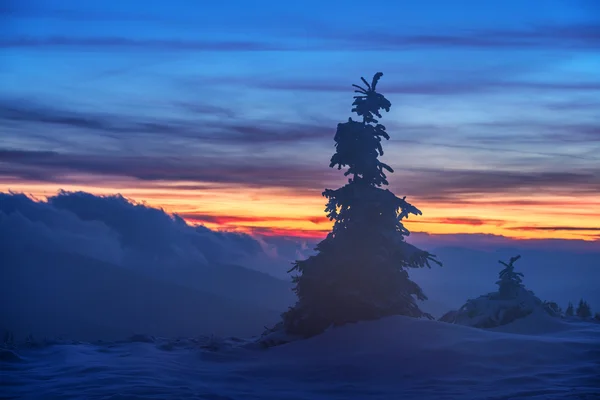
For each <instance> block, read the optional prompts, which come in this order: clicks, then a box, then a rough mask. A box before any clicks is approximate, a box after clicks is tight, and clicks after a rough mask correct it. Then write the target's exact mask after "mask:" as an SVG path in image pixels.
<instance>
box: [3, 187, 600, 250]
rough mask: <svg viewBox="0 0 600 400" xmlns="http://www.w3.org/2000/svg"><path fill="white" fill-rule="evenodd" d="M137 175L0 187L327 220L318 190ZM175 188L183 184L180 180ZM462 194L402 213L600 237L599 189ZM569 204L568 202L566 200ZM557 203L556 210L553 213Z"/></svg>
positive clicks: (201, 215)
mask: <svg viewBox="0 0 600 400" xmlns="http://www.w3.org/2000/svg"><path fill="white" fill-rule="evenodd" d="M157 186H158V187H153V184H152V183H147V182H145V183H144V186H140V182H137V181H122V182H118V183H116V184H114V185H112V184H110V185H109V184H105V185H100V184H93V183H92V184H66V185H62V184H47V183H0V191H2V192H8V191H14V192H22V193H25V194H28V195H31V196H33V197H35V198H37V199H44V198H45V197H49V196H53V195H55V194H56V193H57V192H58V191H59V189H64V190H66V191H85V192H89V193H92V194H96V195H113V194H116V193H120V194H121V195H123V196H124V197H126V198H129V199H132V200H134V201H136V202H143V203H145V204H147V205H148V206H152V207H158V208H162V209H164V210H165V211H166V212H168V213H176V214H179V215H181V216H182V218H184V219H185V220H186V221H188V223H190V224H202V225H204V226H206V227H208V228H210V229H215V230H227V231H236V232H244V233H260V234H263V235H274V236H297V237H306V238H323V237H325V235H326V234H327V232H328V231H330V230H331V227H332V224H333V223H332V222H331V221H329V220H328V219H327V218H326V216H325V213H324V208H325V199H324V198H323V197H322V196H321V195H320V192H316V191H308V192H307V193H304V192H303V193H298V192H292V191H290V190H284V189H273V188H249V187H242V186H240V187H231V186H230V185H222V184H221V185H216V184H210V185H201V184H200V185H195V188H188V189H178V186H177V185H175V184H173V185H172V187H173V188H172V189H171V188H169V185H166V184H162V183H161V184H160V185H157ZM179 187H180V186H179ZM459 200H460V201H453V200H452V199H450V200H449V201H448V202H440V201H437V202H432V201H429V200H427V199H418V198H413V199H409V201H410V202H411V203H413V204H414V205H416V206H417V207H418V208H419V209H420V210H421V211H422V212H423V215H420V216H415V215H411V216H410V217H409V218H408V219H407V220H405V225H406V227H407V228H408V229H409V230H410V231H411V232H423V233H428V234H493V235H501V236H505V237H509V238H515V239H580V240H588V241H593V240H599V239H600V230H599V229H598V227H600V211H599V210H600V195H594V194H590V195H587V196H580V197H578V198H574V197H573V196H557V195H553V196H548V195H545V196H542V195H538V196H528V197H527V198H526V199H523V197H517V196H515V195H509V194H500V193H497V194H489V195H487V196H486V197H485V198H481V197H476V196H473V197H472V198H470V197H469V196H467V195H464V194H463V195H461V198H460V199H459ZM565 205H569V207H565ZM558 210H560V212H558Z"/></svg>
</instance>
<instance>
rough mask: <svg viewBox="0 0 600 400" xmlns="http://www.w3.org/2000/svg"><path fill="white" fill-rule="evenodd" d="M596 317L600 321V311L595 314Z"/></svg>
mask: <svg viewBox="0 0 600 400" xmlns="http://www.w3.org/2000/svg"><path fill="white" fill-rule="evenodd" d="M594 319H595V320H596V321H600V312H597V313H596V315H594Z"/></svg>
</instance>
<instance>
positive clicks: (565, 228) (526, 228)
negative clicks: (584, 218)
mask: <svg viewBox="0 0 600 400" xmlns="http://www.w3.org/2000/svg"><path fill="white" fill-rule="evenodd" d="M509 229H512V230H516V231H576V232H579V231H582V232H594V231H600V227H589V226H513V227H510V228H509Z"/></svg>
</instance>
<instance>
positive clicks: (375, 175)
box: [283, 72, 441, 337]
mask: <svg viewBox="0 0 600 400" xmlns="http://www.w3.org/2000/svg"><path fill="white" fill-rule="evenodd" d="M382 75H383V74H382V73H381V72H378V73H377V74H375V76H374V77H373V80H372V81H371V83H369V82H367V81H366V80H365V79H364V78H361V79H362V82H363V83H364V87H361V86H358V85H353V86H354V87H355V88H356V90H355V92H356V93H358V95H357V96H355V97H354V102H353V103H352V105H353V108H352V112H354V113H356V114H357V115H358V116H359V117H360V118H361V120H358V121H355V120H353V119H352V118H349V119H348V121H347V122H345V123H340V124H338V126H337V132H336V134H335V137H334V141H335V143H336V144H335V147H336V151H335V154H334V155H333V156H332V157H331V163H330V165H329V166H330V167H331V168H335V167H337V169H338V170H341V169H342V168H347V169H346V171H345V172H344V176H350V178H349V179H348V183H347V184H346V185H345V186H343V187H341V188H339V189H336V190H331V189H326V190H325V191H324V192H323V196H324V197H326V198H327V199H328V202H327V207H326V209H325V211H326V213H327V216H328V217H329V219H330V220H332V221H335V222H334V226H333V230H332V231H331V232H330V233H329V234H328V235H327V237H326V238H325V239H324V240H323V241H321V242H320V243H319V244H318V245H317V247H316V249H315V250H316V251H317V254H316V255H314V256H311V257H309V258H308V259H306V260H302V261H296V262H295V263H294V267H293V268H292V269H291V270H290V272H292V271H296V272H297V273H298V274H297V275H296V276H294V278H293V282H294V283H295V288H294V291H295V293H296V294H297V295H298V302H297V303H296V305H295V306H294V307H291V308H290V309H289V310H288V311H287V312H286V313H284V314H283V327H284V329H285V330H286V331H287V332H288V333H292V334H297V335H301V336H305V337H308V336H312V335H316V334H319V333H321V332H323V331H324V330H325V329H327V328H328V327H330V326H337V325H342V324H345V323H348V322H356V321H361V320H371V319H377V318H381V317H384V316H389V315H395V314H401V315H408V316H411V317H424V316H425V317H430V316H429V315H428V314H426V313H424V312H423V311H421V310H420V309H419V307H418V305H417V303H416V300H425V299H426V296H425V294H424V293H423V291H422V290H421V288H420V287H419V286H418V285H417V284H416V283H415V282H413V281H411V280H410V279H409V276H408V272H407V270H406V269H407V268H422V267H425V266H427V267H430V261H431V262H435V263H436V264H439V265H441V263H439V262H438V261H437V260H436V259H435V256H433V255H432V254H430V253H428V252H426V251H423V250H420V249H418V248H416V247H414V246H412V245H410V244H408V243H407V242H406V241H405V236H408V235H409V231H408V230H407V229H406V228H405V227H404V225H403V223H402V220H403V219H404V218H407V217H408V216H409V214H414V215H420V214H421V211H419V210H418V209H417V208H416V207H414V206H413V205H411V204H410V203H408V202H407V201H406V200H405V197H404V198H398V197H396V196H395V195H394V194H393V193H392V192H391V191H389V190H387V189H383V188H381V186H384V185H388V181H387V177H386V173H385V171H387V172H390V173H391V172H393V170H392V168H391V167H390V166H389V165H387V164H384V163H383V162H381V161H379V159H378V157H379V156H381V155H383V148H382V146H381V141H382V138H385V139H386V140H388V139H389V138H390V136H389V135H388V133H387V132H386V127H385V126H384V125H382V124H380V123H379V121H378V120H377V118H381V113H380V111H381V110H385V111H386V112H387V111H389V110H390V107H391V103H390V102H389V101H388V100H387V99H386V98H385V97H384V96H383V95H382V94H380V93H378V92H377V91H376V89H377V84H378V82H379V79H380V78H381V76H382Z"/></svg>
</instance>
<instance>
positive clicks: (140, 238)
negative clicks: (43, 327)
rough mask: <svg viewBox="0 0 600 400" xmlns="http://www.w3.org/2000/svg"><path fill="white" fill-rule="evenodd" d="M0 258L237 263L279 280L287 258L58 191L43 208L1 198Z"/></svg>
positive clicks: (259, 244)
mask: <svg viewBox="0 0 600 400" xmlns="http://www.w3.org/2000/svg"><path fill="white" fill-rule="evenodd" d="M0 238H1V240H0V253H2V254H8V253H9V251H17V250H18V249H21V250H23V251H29V252H35V251H38V250H51V251H64V252H69V253H78V254H81V255H84V256H87V257H91V258H94V259H99V260H102V261H106V262H110V263H113V264H118V265H121V266H126V267H130V268H135V269H137V270H141V271H144V270H147V271H151V270H153V269H156V268H163V269H164V268H172V269H177V268H183V267H192V268H201V267H211V266H215V265H218V264H223V263H227V264H237V265H243V266H246V267H251V268H255V269H259V270H261V271H263V272H268V273H271V274H274V275H279V276H281V275H282V274H284V272H285V271H284V269H285V268H287V266H288V265H289V263H290V262H291V261H292V260H293V257H294V255H295V251H296V250H300V249H301V246H300V244H298V245H297V246H296V247H297V249H294V251H293V252H291V253H290V250H288V252H287V253H285V252H283V253H282V252H281V251H280V250H279V251H278V249H277V246H276V244H274V243H267V242H265V241H262V240H261V239H260V238H254V237H251V236H249V235H247V234H243V233H233V232H217V231H212V230H210V229H208V228H206V227H204V226H190V225H188V224H187V223H186V222H185V221H184V220H183V219H182V218H181V217H179V216H177V215H169V214H167V213H165V212H164V211H163V210H161V209H156V208H152V207H148V206H146V205H144V204H137V203H133V202H131V201H129V200H127V199H125V198H123V197H121V196H119V195H115V196H105V197H102V196H95V195H92V194H89V193H84V192H77V193H68V192H61V193H59V194H58V195H56V196H52V197H50V198H48V199H47V201H45V202H44V201H36V200H35V199H32V198H29V197H27V196H25V195H23V194H13V193H8V194H6V193H0Z"/></svg>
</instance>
